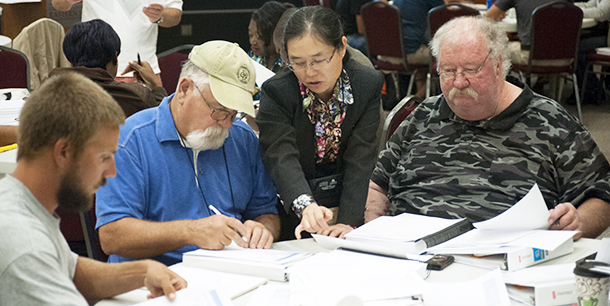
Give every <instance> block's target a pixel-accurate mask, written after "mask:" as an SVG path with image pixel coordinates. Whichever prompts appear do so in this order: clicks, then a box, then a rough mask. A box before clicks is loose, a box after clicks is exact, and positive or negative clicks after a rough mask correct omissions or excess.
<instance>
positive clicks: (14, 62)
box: [0, 46, 30, 90]
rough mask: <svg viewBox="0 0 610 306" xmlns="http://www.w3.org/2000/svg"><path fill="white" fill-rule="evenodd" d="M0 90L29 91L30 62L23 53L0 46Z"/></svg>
mask: <svg viewBox="0 0 610 306" xmlns="http://www.w3.org/2000/svg"><path fill="white" fill-rule="evenodd" d="M0 67H2V73H0V89H4V88H27V89H28V90H30V61H29V60H28V58H27V56H26V55H25V54H23V52H21V51H18V50H15V49H12V48H8V47H4V46H0Z"/></svg>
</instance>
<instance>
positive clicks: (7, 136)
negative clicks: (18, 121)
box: [0, 126, 18, 146]
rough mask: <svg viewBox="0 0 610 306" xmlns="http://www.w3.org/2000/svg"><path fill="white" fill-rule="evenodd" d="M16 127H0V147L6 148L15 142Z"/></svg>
mask: <svg viewBox="0 0 610 306" xmlns="http://www.w3.org/2000/svg"><path fill="white" fill-rule="evenodd" d="M17 132H18V127H16V126H0V146H6V145H10V144H13V143H16V142H17Z"/></svg>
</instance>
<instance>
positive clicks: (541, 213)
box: [473, 184, 550, 231]
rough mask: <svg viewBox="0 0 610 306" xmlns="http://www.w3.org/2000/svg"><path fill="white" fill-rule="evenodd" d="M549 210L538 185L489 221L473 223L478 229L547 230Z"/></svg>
mask: <svg viewBox="0 0 610 306" xmlns="http://www.w3.org/2000/svg"><path fill="white" fill-rule="evenodd" d="M549 215H550V213H549V209H548V208H547V207H546V203H545V202H544V198H543V197H542V193H541V192H540V188H538V184H534V186H533V187H532V189H530V191H529V192H528V193H527V194H526V195H525V196H524V197H523V198H522V199H521V200H519V202H517V203H516V204H515V205H513V206H512V207H511V208H509V209H507V210H506V211H504V212H503V213H501V214H499V215H497V216H496V217H493V218H491V219H489V220H485V221H481V222H476V223H473V225H474V227H476V228H478V229H493V230H510V231H515V230H536V229H548V228H549V223H548V219H549Z"/></svg>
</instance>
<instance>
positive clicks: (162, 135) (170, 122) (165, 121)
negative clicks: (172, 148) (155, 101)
mask: <svg viewBox="0 0 610 306" xmlns="http://www.w3.org/2000/svg"><path fill="white" fill-rule="evenodd" d="M172 98H174V94H171V95H170V96H168V97H165V98H163V101H161V104H159V107H157V122H156V129H157V139H158V140H159V142H164V141H178V142H179V141H180V135H178V130H177V129H176V124H175V123H174V118H173V117H172V112H171V111H170V109H169V102H170V101H171V100H172Z"/></svg>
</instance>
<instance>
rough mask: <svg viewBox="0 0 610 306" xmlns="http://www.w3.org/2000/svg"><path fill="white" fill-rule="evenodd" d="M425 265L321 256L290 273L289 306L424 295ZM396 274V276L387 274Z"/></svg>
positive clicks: (343, 255)
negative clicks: (345, 299) (348, 299)
mask: <svg viewBox="0 0 610 306" xmlns="http://www.w3.org/2000/svg"><path fill="white" fill-rule="evenodd" d="M425 266H426V264H424V263H419V262H415V261H410V260H403V259H394V258H388V257H382V256H374V255H366V254H360V253H355V252H349V251H339V250H338V251H333V252H331V253H319V254H316V255H314V256H313V257H311V258H309V259H307V260H305V261H303V262H301V263H299V264H297V265H295V266H294V267H292V268H291V270H290V273H291V274H290V298H291V301H290V305H316V306H324V305H329V306H330V305H332V306H335V305H337V303H338V302H339V301H341V300H342V299H344V298H346V297H347V296H356V297H358V298H359V299H361V300H362V301H363V302H365V305H367V304H366V303H368V302H373V301H381V300H391V299H404V298H410V297H411V296H419V295H421V292H422V289H421V284H420V283H419V282H418V281H417V279H419V280H421V275H420V274H423V273H424V271H425ZM388 271H393V272H395V273H388Z"/></svg>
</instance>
